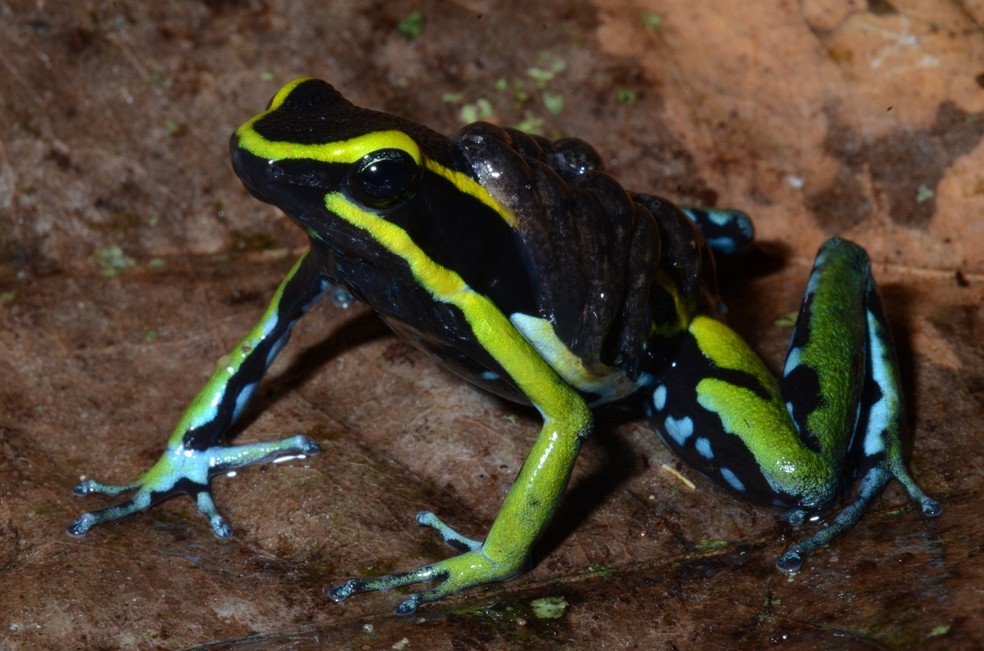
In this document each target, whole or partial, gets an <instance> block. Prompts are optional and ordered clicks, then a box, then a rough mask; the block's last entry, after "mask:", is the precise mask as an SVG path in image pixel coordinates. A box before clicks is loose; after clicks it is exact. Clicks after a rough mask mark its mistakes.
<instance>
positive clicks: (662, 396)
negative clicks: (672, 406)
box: [653, 384, 666, 411]
mask: <svg viewBox="0 0 984 651" xmlns="http://www.w3.org/2000/svg"><path fill="white" fill-rule="evenodd" d="M653 407H656V411H663V408H664V407H666V385H665V384H661V385H659V386H658V387H656V389H655V390H654V391H653Z"/></svg>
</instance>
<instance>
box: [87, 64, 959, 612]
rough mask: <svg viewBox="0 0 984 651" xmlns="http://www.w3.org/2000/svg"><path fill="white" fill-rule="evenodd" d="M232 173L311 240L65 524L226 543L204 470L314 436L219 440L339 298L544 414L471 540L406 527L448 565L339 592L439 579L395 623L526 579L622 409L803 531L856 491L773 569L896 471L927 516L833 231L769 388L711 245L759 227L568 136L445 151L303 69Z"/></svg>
mask: <svg viewBox="0 0 984 651" xmlns="http://www.w3.org/2000/svg"><path fill="white" fill-rule="evenodd" d="M230 149H231V153H232V164H233V167H234V169H235V171H236V174H237V175H238V176H239V178H240V179H241V180H242V182H243V184H244V185H245V186H246V189H247V190H249V192H250V193H252V194H253V195H254V196H255V197H256V198H258V199H260V200H262V201H265V202H268V203H271V204H273V205H275V206H277V207H279V208H280V209H282V210H283V211H284V212H285V213H287V215H289V216H290V218H291V219H292V220H293V221H294V222H296V223H297V225H298V226H300V227H301V228H302V229H304V231H305V232H306V233H307V235H308V237H309V238H310V249H309V250H308V251H307V252H306V253H305V254H304V255H303V256H301V258H300V260H298V261H297V263H296V264H295V265H294V267H293V268H292V269H291V270H290V272H289V273H288V274H287V277H286V278H285V279H284V281H283V282H282V283H281V284H280V287H279V288H278V289H277V291H276V293H275V294H274V295H273V300H272V301H271V302H270V305H269V307H268V308H267V309H266V312H265V313H264V314H263V316H262V317H261V318H260V320H259V322H258V323H257V324H256V325H255V326H254V327H253V329H252V330H250V331H249V333H248V334H247V335H246V337H245V338H244V339H243V340H242V341H241V342H239V343H238V344H236V347H235V348H233V350H232V352H230V353H229V354H228V355H227V356H226V357H224V358H223V359H222V361H221V363H220V364H219V367H218V369H217V370H216V372H215V374H214V375H213V376H212V378H211V379H210V380H209V381H208V383H207V384H206V385H205V388H204V389H202V391H201V392H200V393H199V394H198V396H197V397H196V398H195V399H194V400H193V401H192V403H191V405H190V406H189V407H188V409H187V411H186V412H185V414H184V416H183V417H182V418H181V420H180V422H179V423H178V425H177V428H176V429H175V430H174V433H173V434H172V435H171V438H170V439H169V440H168V442H167V449H166V450H165V452H164V454H163V456H162V457H161V458H160V460H159V461H158V462H157V463H156V464H155V465H154V466H153V467H151V468H150V469H149V470H147V471H146V472H145V473H144V474H143V475H142V476H141V477H140V478H139V479H138V480H137V481H136V482H134V483H132V484H125V485H108V484H104V483H101V482H98V481H93V480H90V481H85V482H83V483H81V484H79V485H78V486H76V487H75V493H77V494H79V495H87V494H91V493H102V494H105V495H120V494H123V493H132V495H131V496H130V497H129V499H127V500H126V501H124V502H122V503H120V504H118V505H116V506H112V507H109V508H106V509H103V510H99V511H93V512H90V513H84V514H82V516H81V517H79V518H78V519H77V520H76V521H75V522H74V523H73V524H72V525H71V527H70V528H69V532H70V533H72V534H73V535H76V536H82V535H84V534H85V533H86V532H87V531H89V529H90V528H92V526H93V525H96V524H99V523H101V522H107V521H110V520H116V519H118V518H122V517H124V516H126V515H129V514H131V513H135V512H138V511H143V510H146V509H148V508H150V507H151V506H153V505H154V504H156V503H158V502H160V501H162V500H164V499H166V498H168V497H171V496H173V495H175V494H179V493H184V494H187V495H189V496H191V497H192V498H193V499H194V500H195V502H196V504H197V506H198V509H199V510H200V511H201V512H202V513H203V514H204V515H205V517H206V518H208V520H209V522H210V523H211V526H212V530H213V531H214V532H215V535H217V536H219V537H223V538H224V537H227V536H230V535H231V530H230V528H229V525H228V524H227V523H226V521H225V520H224V519H223V518H222V516H221V515H219V513H218V510H217V509H216V507H215V504H214V502H213V500H212V496H211V493H210V490H209V481H210V480H211V478H212V477H214V476H215V475H217V474H220V473H227V472H229V471H230V470H232V469H236V468H242V467H244V466H248V465H252V464H257V463H263V462H268V461H271V460H274V459H278V458H284V457H289V456H291V455H309V454H313V453H315V452H317V450H318V447H317V445H316V444H315V443H314V441H312V440H311V439H309V438H307V437H305V436H294V437H291V438H287V439H283V440H281V441H275V442H270V443H255V444H248V445H232V446H229V445H225V444H223V435H224V434H225V433H226V432H227V431H228V430H229V428H230V426H231V425H232V424H233V423H234V422H235V421H236V418H237V417H238V416H239V415H240V414H241V413H242V412H243V409H244V408H245V407H246V405H247V403H248V402H249V400H250V396H252V395H253V393H254V390H255V389H256V387H257V385H258V384H259V382H260V379H261V378H262V377H263V374H264V372H265V371H266V369H267V367H268V366H269V365H270V363H271V362H272V361H273V359H274V358H275V357H276V356H277V353H278V352H280V350H281V349H282V348H283V346H284V344H286V343H287V338H288V336H289V334H290V332H291V329H292V328H293V327H294V324H295V323H297V321H298V319H300V318H301V316H302V315H303V314H304V313H305V312H306V311H307V310H308V308H310V307H311V306H312V305H313V304H314V303H315V302H316V301H317V300H318V299H319V298H320V297H322V296H323V295H325V293H326V292H328V290H329V289H330V288H332V287H335V288H337V290H338V291H342V292H347V293H349V294H351V295H352V296H353V297H355V298H357V299H359V300H361V301H364V302H365V303H366V304H368V305H369V306H370V307H372V309H373V310H375V311H376V312H377V313H378V314H379V315H380V316H381V317H382V318H383V320H384V321H385V322H386V323H387V324H389V326H390V327H391V328H392V329H393V330H394V331H395V332H396V333H397V334H399V335H400V336H402V337H405V338H406V339H407V340H409V341H411V342H413V343H414V344H415V345H417V346H419V347H420V348H422V349H423V350H425V351H426V352H427V353H429V354H430V355H431V356H432V357H434V358H435V359H436V360H437V361H438V362H440V363H441V364H443V365H444V366H446V367H447V368H449V369H451V370H452V371H454V372H455V373H457V374H458V375H460V376H461V377H462V378H464V379H466V380H468V381H469V382H472V383H473V384H475V385H478V386H480V387H482V388H484V389H487V390H489V391H491V392H493V393H495V394H498V395H499V396H502V397H505V398H508V399H510V400H516V401H519V402H523V403H528V404H530V405H532V406H533V407H535V408H536V409H537V411H539V413H540V414H541V415H542V417H543V429H541V430H540V433H539V435H538V436H537V437H536V440H535V441H534V443H533V447H532V449H531V450H530V453H529V456H528V457H527V458H526V461H525V463H524V464H523V466H522V468H521V470H520V471H519V474H518V475H517V477H516V480H515V483H513V485H512V487H511V488H510V490H509V492H508V494H507V495H506V497H505V500H504V502H503V503H502V507H501V509H500V510H499V513H498V515H497V516H496V518H495V520H494V521H493V522H492V525H491V528H490V529H489V531H488V533H487V534H486V535H485V537H484V538H481V539H477V540H473V539H470V538H466V537H465V536H462V535H461V534H459V533H457V532H456V531H455V530H454V529H452V528H451V527H450V526H449V525H447V524H445V523H444V522H442V521H441V520H439V519H438V517H437V516H436V515H434V514H433V513H430V512H423V513H420V514H418V515H417V522H419V523H420V524H423V525H426V526H428V527H431V528H433V529H434V530H436V531H437V533H438V534H439V535H440V536H441V537H442V538H443V539H444V540H445V541H447V542H449V543H451V544H453V545H454V546H456V547H458V548H460V549H461V550H463V551H462V553H461V554H460V555H458V556H453V557H451V558H447V559H445V560H441V561H438V562H436V563H431V564H429V565H425V566H424V567H420V568H417V569H415V570H411V571H409V572H406V573H402V574H394V575H390V576H380V577H373V578H361V579H352V580H349V581H346V582H345V583H342V584H341V585H338V586H336V587H334V588H331V589H330V590H329V592H328V594H329V595H330V596H331V597H332V598H333V599H335V600H339V601H340V600H342V599H345V598H347V597H349V596H351V595H353V594H356V593H358V592H366V591H372V590H385V589H389V588H394V587H397V586H405V585H408V584H414V583H422V582H434V584H433V585H432V586H430V587H429V588H428V589H426V590H424V591H422V592H418V593H416V594H412V595H410V596H409V597H408V598H407V599H406V600H405V601H403V603H402V604H400V606H399V608H398V609H397V612H399V613H402V614H407V613H412V612H414V610H416V608H417V607H418V606H419V605H420V604H421V603H425V602H429V601H434V600H436V599H440V598H441V597H444V596H447V595H450V594H454V593H456V592H458V591H459V590H463V589H465V588H468V587H470V586H475V585H479V584H483V583H489V582H492V581H502V580H504V579H508V578H510V577H513V576H515V575H516V574H517V573H519V572H520V571H521V570H522V569H523V566H524V563H525V562H526V560H527V557H528V556H529V554H530V549H531V547H532V545H533V543H534V542H535V541H536V539H537V538H538V537H539V536H540V535H541V534H542V533H543V531H544V528H545V527H546V526H547V523H548V522H549V521H550V517H551V515H552V514H553V512H554V510H555V508H556V507H557V505H558V503H559V502H560V501H561V498H562V496H563V494H564V490H565V487H566V485H567V481H568V478H569V477H570V474H571V469H572V468H573V466H574V462H575V460H576V459H577V455H578V450H579V449H580V447H581V444H582V443H583V442H584V440H585V438H586V437H587V436H588V435H589V434H590V433H591V427H592V409H593V408H595V407H597V406H600V405H604V404H607V403H613V402H621V403H624V404H627V405H629V406H633V407H636V408H638V410H639V411H640V412H641V413H642V414H645V416H646V417H647V418H648V419H649V420H650V421H651V423H652V425H653V426H654V428H655V429H656V431H657V432H658V433H659V435H660V436H661V437H662V439H663V440H664V441H665V442H666V444H667V445H668V446H669V447H670V448H671V449H672V450H673V451H674V452H675V453H676V454H678V455H679V456H680V457H681V458H682V459H684V460H685V461H686V462H687V463H689V464H690V465H692V466H693V467H695V468H697V469H698V470H700V471H701V472H703V473H704V474H706V475H707V476H708V477H710V478H711V479H713V480H714V481H716V482H718V483H719V484H721V485H722V486H724V487H726V488H728V489H730V490H731V491H734V492H735V493H738V494H740V495H743V496H746V497H749V498H754V499H757V500H760V501H764V502H766V503H768V504H772V505H776V506H780V507H782V508H784V509H786V518H787V520H788V521H789V522H791V523H793V524H800V523H802V522H803V521H804V519H805V517H806V516H807V515H810V514H814V513H817V512H819V511H822V510H824V509H828V508H830V507H831V506H834V505H836V504H837V503H838V501H839V500H840V499H841V498H842V497H843V493H844V492H845V487H846V486H847V485H849V484H850V483H851V481H852V480H853V479H854V478H859V479H858V489H857V491H856V494H855V496H854V497H853V498H852V501H850V502H849V504H848V505H847V506H846V507H845V508H844V509H843V510H841V511H840V512H839V513H838V514H837V515H836V517H834V518H833V520H832V521H831V523H830V524H829V525H828V526H827V527H826V528H823V529H821V530H820V531H818V532H817V533H815V534H813V535H812V536H811V537H809V538H807V539H806V540H803V541H802V542H798V543H795V544H793V545H792V546H791V547H789V548H788V549H787V550H786V552H785V553H783V554H782V555H781V556H780V557H779V559H778V562H777V564H778V566H779V568H780V569H782V570H786V571H795V570H797V569H798V568H799V567H800V564H801V563H802V562H803V559H804V557H805V556H806V555H807V554H809V553H810V552H812V551H813V550H815V549H816V548H818V547H820V546H822V545H825V544H827V543H828V542H829V541H830V540H831V539H833V538H834V537H835V536H838V535H839V534H841V533H843V532H845V531H846V530H847V529H848V528H850V527H851V526H852V525H854V524H855V523H856V522H857V521H858V520H859V519H860V518H861V517H862V516H863V515H864V513H865V511H866V510H867V509H868V507H869V506H870V504H871V503H872V501H873V500H874V499H875V498H876V497H877V495H878V494H879V493H880V491H881V490H882V488H883V487H884V486H885V485H886V484H887V483H888V481H889V480H891V479H893V478H894V479H895V480H897V481H898V482H899V483H900V484H901V485H902V486H904V487H905V489H906V491H908V494H909V496H910V497H911V499H912V500H914V501H915V502H916V503H918V504H919V506H920V508H921V510H922V512H923V513H924V514H925V515H936V514H937V513H939V511H940V507H939V504H938V503H937V502H936V501H935V500H933V499H931V498H930V497H928V496H927V495H926V494H925V493H924V492H923V491H922V490H921V489H920V488H919V487H918V486H917V485H916V483H915V481H913V479H912V477H911V476H910V475H909V473H908V472H907V471H906V468H905V466H904V462H903V450H902V430H903V418H904V412H903V406H902V396H901V393H900V388H899V371H898V363H897V361H896V357H895V352H894V349H893V346H892V342H891V338H890V336H889V329H888V325H887V323H886V320H885V314H884V310H883V308H882V303H881V300H880V298H879V295H878V291H877V289H876V287H875V282H874V280H873V279H872V275H871V270H870V262H869V259H868V256H867V254H866V253H865V251H864V250H863V249H862V248H860V247H859V246H857V245H855V244H853V243H851V242H849V241H847V240H843V239H836V238H835V239H831V240H829V241H827V242H826V243H824V244H823V246H822V247H821V248H820V251H819V253H818V254H817V257H816V261H815V263H814V266H813V270H812V272H811V274H810V277H809V281H808V283H807V287H806V297H805V298H804V300H803V304H802V307H801V309H800V312H799V318H798V320H797V323H796V327H795V330H794V331H793V335H792V340H791V342H790V344H789V350H788V353H787V355H786V363H785V366H784V368H783V371H782V377H781V378H778V379H776V378H775V377H773V375H772V374H770V372H769V371H768V370H767V369H766V367H765V365H764V364H763V363H762V361H761V360H760V359H759V357H758V356H757V355H756V354H755V353H754V352H752V350H751V349H750V348H749V347H748V345H747V344H746V343H745V342H744V341H743V340H742V339H741V338H739V337H738V335H736V334H735V332H734V331H733V330H731V329H730V328H729V327H728V326H727V325H725V324H724V323H723V322H722V321H721V319H720V312H721V309H720V304H719V302H718V299H717V297H716V295H715V279H714V258H713V254H712V252H713V253H717V254H721V255H730V254H733V253H736V252H738V251H740V250H741V249H743V248H745V247H746V246H747V245H748V244H749V243H750V241H751V238H752V226H751V223H750V221H749V220H748V217H746V216H745V215H744V214H743V213H740V212H737V211H724V210H706V209H697V208H690V209H688V208H678V207H676V206H674V205H673V204H672V203H670V202H668V201H666V200H665V199H661V198H658V197H655V196H652V195H648V194H638V193H634V192H630V191H627V190H625V189H624V188H623V187H622V186H620V185H619V184H618V183H617V182H616V181H615V180H614V179H613V178H612V177H611V176H609V175H608V174H607V173H606V172H604V171H603V169H602V163H601V160H600V157H599V156H598V154H597V153H596V152H595V151H594V150H593V149H592V148H591V147H590V146H588V145H587V144H586V143H584V142H582V141H580V140H577V139H563V140H557V141H553V142H551V141H549V140H547V139H544V138H540V137H535V136H530V135H527V134H524V133H521V132H518V131H514V130H511V129H503V128H500V127H497V126H493V125H491V124H485V123H478V124H472V125H470V126H467V127H465V128H464V129H462V130H461V132H460V133H459V134H458V135H457V137H455V138H448V137H445V136H442V135H440V134H438V133H435V132H433V131H431V130H430V129H428V128H426V127H424V126H421V125H419V124H416V123H414V122H411V121H408V120H405V119H402V118H399V117H395V116H392V115H387V114H385V113H379V112H376V111H371V110H367V109H363V108H360V107H357V106H354V105H353V104H351V103H350V102H348V101H346V100H345V99H344V98H343V97H342V96H341V95H340V94H339V93H338V92H337V91H336V90H335V89H334V88H332V87H331V86H329V85H328V84H326V83H324V82H322V81H317V80H314V79H298V80H296V81H293V82H291V83H289V84H287V85H286V86H285V87H284V88H283V89H281V90H280V91H279V92H278V93H277V94H276V96H274V98H273V99H272V100H271V102H270V105H269V107H268V108H267V109H266V110H265V111H263V112H262V113H260V114H259V115H257V116H256V117H254V118H252V119H251V120H249V121H248V122H246V123H245V124H244V125H242V126H241V127H239V129H237V130H236V132H235V134H234V135H233V137H232V142H231V145H230Z"/></svg>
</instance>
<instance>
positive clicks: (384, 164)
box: [347, 149, 420, 208]
mask: <svg viewBox="0 0 984 651" xmlns="http://www.w3.org/2000/svg"><path fill="white" fill-rule="evenodd" d="M418 178H420V168H419V167H418V166H417V161H415V160H414V159H413V157H412V156H410V154H408V153H407V152H405V151H403V150H402V149H380V150H379V151H374V152H372V153H369V154H366V155H365V156H363V157H362V160H360V161H359V162H358V163H356V164H355V165H354V166H353V167H352V171H351V172H349V175H348V183H347V185H348V188H347V189H348V193H349V196H350V197H352V198H353V199H355V200H356V201H358V202H359V203H361V204H363V205H366V206H372V207H373V208H386V207H388V206H392V205H393V204H394V203H396V202H397V201H399V200H400V199H403V198H404V197H406V196H407V195H409V194H411V193H412V192H413V189H414V188H415V187H416V185H417V179H418Z"/></svg>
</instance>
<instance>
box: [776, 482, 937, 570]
mask: <svg viewBox="0 0 984 651" xmlns="http://www.w3.org/2000/svg"><path fill="white" fill-rule="evenodd" d="M892 479H896V480H897V481H898V482H899V483H900V484H902V486H903V487H904V488H905V490H906V492H907V493H908V494H909V498H910V499H911V500H912V501H913V502H915V503H917V504H918V505H919V508H920V509H921V510H922V512H923V515H925V516H927V517H936V516H937V515H939V514H940V513H941V512H942V510H943V509H942V508H941V507H940V503H939V502H937V501H936V500H934V499H933V498H932V497H929V496H928V495H926V493H925V492H923V490H922V489H921V488H919V486H918V485H917V484H916V482H915V481H914V480H913V479H912V477H911V476H910V475H909V473H908V471H906V469H905V467H904V466H902V465H901V463H899V464H888V463H885V464H879V465H876V466H875V467H873V468H871V469H870V470H868V472H867V473H865V475H864V477H862V479H861V483H860V484H859V486H858V495H857V498H856V499H855V500H854V501H853V502H851V503H850V504H848V505H847V506H846V507H844V510H842V511H841V512H840V513H838V514H837V517H835V518H834V521H833V522H831V523H830V524H829V525H828V526H827V527H825V528H824V529H821V530H820V531H818V532H817V533H815V534H813V535H812V536H810V537H809V538H807V539H806V540H803V541H800V542H798V543H795V544H793V545H791V546H790V547H789V549H787V550H786V551H785V552H784V553H783V554H782V556H780V557H779V558H778V559H777V560H776V567H777V568H778V569H780V570H782V571H783V572H788V573H790V574H792V573H794V572H798V571H799V569H800V567H801V566H802V565H803V561H804V560H805V559H806V557H807V556H809V555H810V554H812V553H813V552H814V551H815V550H817V549H819V548H820V547H823V546H824V545H826V544H827V543H829V542H830V541H831V540H833V539H834V538H836V537H837V536H839V535H841V534H842V533H844V532H845V531H847V530H848V529H850V528H851V527H853V526H854V525H855V524H857V523H858V521H859V520H861V518H862V517H863V516H864V514H865V513H866V512H867V510H868V508H869V507H870V506H871V503H872V502H873V501H874V500H875V498H876V497H878V495H880V494H881V492H882V490H883V489H884V488H885V485H886V484H888V482H889V481H890V480H892ZM797 516H799V517H798V520H799V522H800V523H802V521H803V511H802V510H801V509H793V510H792V511H791V512H790V513H789V514H787V521H789V522H790V523H795V520H797Z"/></svg>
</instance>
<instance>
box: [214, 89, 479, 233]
mask: <svg viewBox="0 0 984 651" xmlns="http://www.w3.org/2000/svg"><path fill="white" fill-rule="evenodd" d="M230 150H231V154H232V165H233V168H234V169H235V172H236V174H237V175H238V176H239V178H240V179H241V180H242V182H243V185H245V186H246V189H247V190H249V192H250V193H251V194H253V196H255V197H257V198H258V199H260V200H262V201H265V202H267V203H271V204H274V205H276V206H277V207H279V208H281V209H282V210H284V211H285V212H286V213H287V214H288V215H290V216H291V218H293V219H294V220H295V221H297V222H298V223H299V224H300V225H301V226H302V227H303V228H305V229H306V230H307V231H308V233H309V234H312V235H314V236H321V235H324V233H325V232H326V230H330V227H331V225H330V224H329V223H328V222H329V221H330V220H331V217H332V215H331V213H332V212H334V210H333V209H332V208H331V207H330V206H340V205H344V206H347V207H349V208H351V209H354V210H359V211H368V212H372V213H379V214H390V213H394V212H397V213H398V212H402V211H405V210H411V209H412V208H410V207H409V204H412V203H413V202H415V201H418V195H419V194H420V193H421V191H422V187H421V186H422V184H423V183H425V174H424V170H425V164H433V162H436V163H437V164H439V165H442V166H446V167H448V168H454V167H460V162H459V160H458V155H457V154H456V153H455V149H454V147H453V146H452V143H451V141H450V140H449V139H447V138H445V137H444V136H441V135H440V134H437V133H435V132H433V131H431V130H429V129H427V128H425V127H423V126H420V125H418V124H415V123H413V122H410V121H407V120H404V119H402V118H399V117H396V116H393V115H388V114H385V113H380V112H377V111H372V110H369V109H364V108H360V107H358V106H355V105H354V104H352V103H351V102H349V101H348V100H346V99H345V98H344V97H342V96H341V95H340V94H339V93H338V91H336V90H335V89H334V88H332V87H331V86H330V85H329V84H327V83H325V82H323V81H319V80H316V79H297V80H295V81H292V82H290V83H289V84H287V85H286V86H284V87H283V88H282V89H281V90H280V91H279V92H277V94H276V95H274V97H273V99H272V100H270V104H269V105H268V106H267V109H266V110H265V111H264V112H262V113H260V114H259V115H257V116H255V117H254V118H252V119H251V120H249V121H248V122H246V123H245V124H243V125H242V126H241V127H239V128H238V129H237V130H236V132H235V133H234V134H233V136H232V140H231V143H230ZM326 207H327V209H326Z"/></svg>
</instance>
